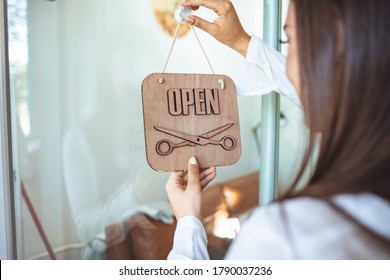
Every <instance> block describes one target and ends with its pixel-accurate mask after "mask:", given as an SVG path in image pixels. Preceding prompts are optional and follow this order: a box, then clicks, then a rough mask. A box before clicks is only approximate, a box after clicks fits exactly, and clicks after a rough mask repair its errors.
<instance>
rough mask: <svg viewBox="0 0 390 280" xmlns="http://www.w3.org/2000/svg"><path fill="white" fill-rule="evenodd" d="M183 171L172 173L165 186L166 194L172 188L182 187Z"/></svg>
mask: <svg viewBox="0 0 390 280" xmlns="http://www.w3.org/2000/svg"><path fill="white" fill-rule="evenodd" d="M183 175H184V172H183V171H178V172H172V173H171V175H170V176H169V179H168V181H167V184H166V186H165V188H166V190H167V192H170V191H171V190H172V189H173V188H176V187H183V186H182V185H183V184H182V181H183Z"/></svg>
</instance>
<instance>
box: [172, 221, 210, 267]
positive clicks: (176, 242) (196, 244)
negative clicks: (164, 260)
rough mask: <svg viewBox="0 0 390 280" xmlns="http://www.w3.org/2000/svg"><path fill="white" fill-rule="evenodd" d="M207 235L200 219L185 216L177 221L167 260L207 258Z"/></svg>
mask: <svg viewBox="0 0 390 280" xmlns="http://www.w3.org/2000/svg"><path fill="white" fill-rule="evenodd" d="M209 259H210V257H209V254H208V251H207V235H206V231H205V230H204V228H203V225H202V223H201V221H200V220H199V219H198V218H196V217H195V216H186V217H183V218H181V219H179V221H178V222H177V226H176V231H175V237H174V239H173V248H172V250H171V252H170V253H169V255H168V260H209Z"/></svg>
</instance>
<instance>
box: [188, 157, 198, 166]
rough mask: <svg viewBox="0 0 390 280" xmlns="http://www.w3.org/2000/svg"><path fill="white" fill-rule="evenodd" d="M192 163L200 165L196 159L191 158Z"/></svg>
mask: <svg viewBox="0 0 390 280" xmlns="http://www.w3.org/2000/svg"><path fill="white" fill-rule="evenodd" d="M190 163H191V164H192V165H195V164H197V163H198V161H197V160H196V158H195V157H191V158H190Z"/></svg>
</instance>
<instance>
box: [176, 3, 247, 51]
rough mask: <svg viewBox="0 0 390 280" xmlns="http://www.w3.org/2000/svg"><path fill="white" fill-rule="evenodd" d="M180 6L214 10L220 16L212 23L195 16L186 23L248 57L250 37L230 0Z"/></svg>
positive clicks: (187, 19) (188, 18) (190, 17)
mask: <svg viewBox="0 0 390 280" xmlns="http://www.w3.org/2000/svg"><path fill="white" fill-rule="evenodd" d="M180 5H182V6H183V7H191V8H192V9H193V10H197V9H198V8H199V6H204V7H206V8H209V9H212V10H213V11H214V12H215V13H216V14H217V15H218V18H217V19H216V20H215V21H214V22H212V23H211V22H208V21H206V20H204V19H202V18H199V17H197V16H194V15H190V16H188V17H187V18H186V19H185V21H186V22H188V23H190V24H192V25H193V26H196V27H198V28H200V29H202V30H204V31H206V32H207V33H209V34H210V35H211V36H213V37H214V38H215V39H217V40H218V41H220V42H221V43H223V44H225V45H227V46H229V47H230V48H232V49H234V50H235V51H237V52H239V53H240V54H241V55H243V56H246V52H247V49H248V45H249V41H250V36H249V35H248V34H247V33H246V32H245V30H244V28H243V27H242V25H241V23H240V20H239V18H238V16H237V13H236V10H235V9H234V7H233V4H232V3H231V2H230V1H229V0H184V1H182V2H180Z"/></svg>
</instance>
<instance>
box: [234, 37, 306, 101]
mask: <svg viewBox="0 0 390 280" xmlns="http://www.w3.org/2000/svg"><path fill="white" fill-rule="evenodd" d="M271 91H276V92H278V93H280V94H282V95H284V96H286V97H287V98H289V99H290V100H291V101H292V102H294V103H295V104H296V105H298V106H300V107H302V105H301V101H300V100H299V97H298V95H297V93H296V90H295V89H294V87H293V85H292V84H291V82H290V81H289V79H288V78H287V76H286V57H285V56H284V55H282V54H281V53H279V52H278V51H276V50H275V49H273V48H271V47H270V46H268V45H267V44H266V43H265V42H264V41H263V40H261V39H260V38H257V37H255V36H253V37H252V38H251V40H250V42H249V46H248V51H247V56H246V63H245V64H244V67H243V71H242V72H241V75H240V77H239V79H238V82H237V94H238V95H264V94H267V93H269V92H271Z"/></svg>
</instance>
